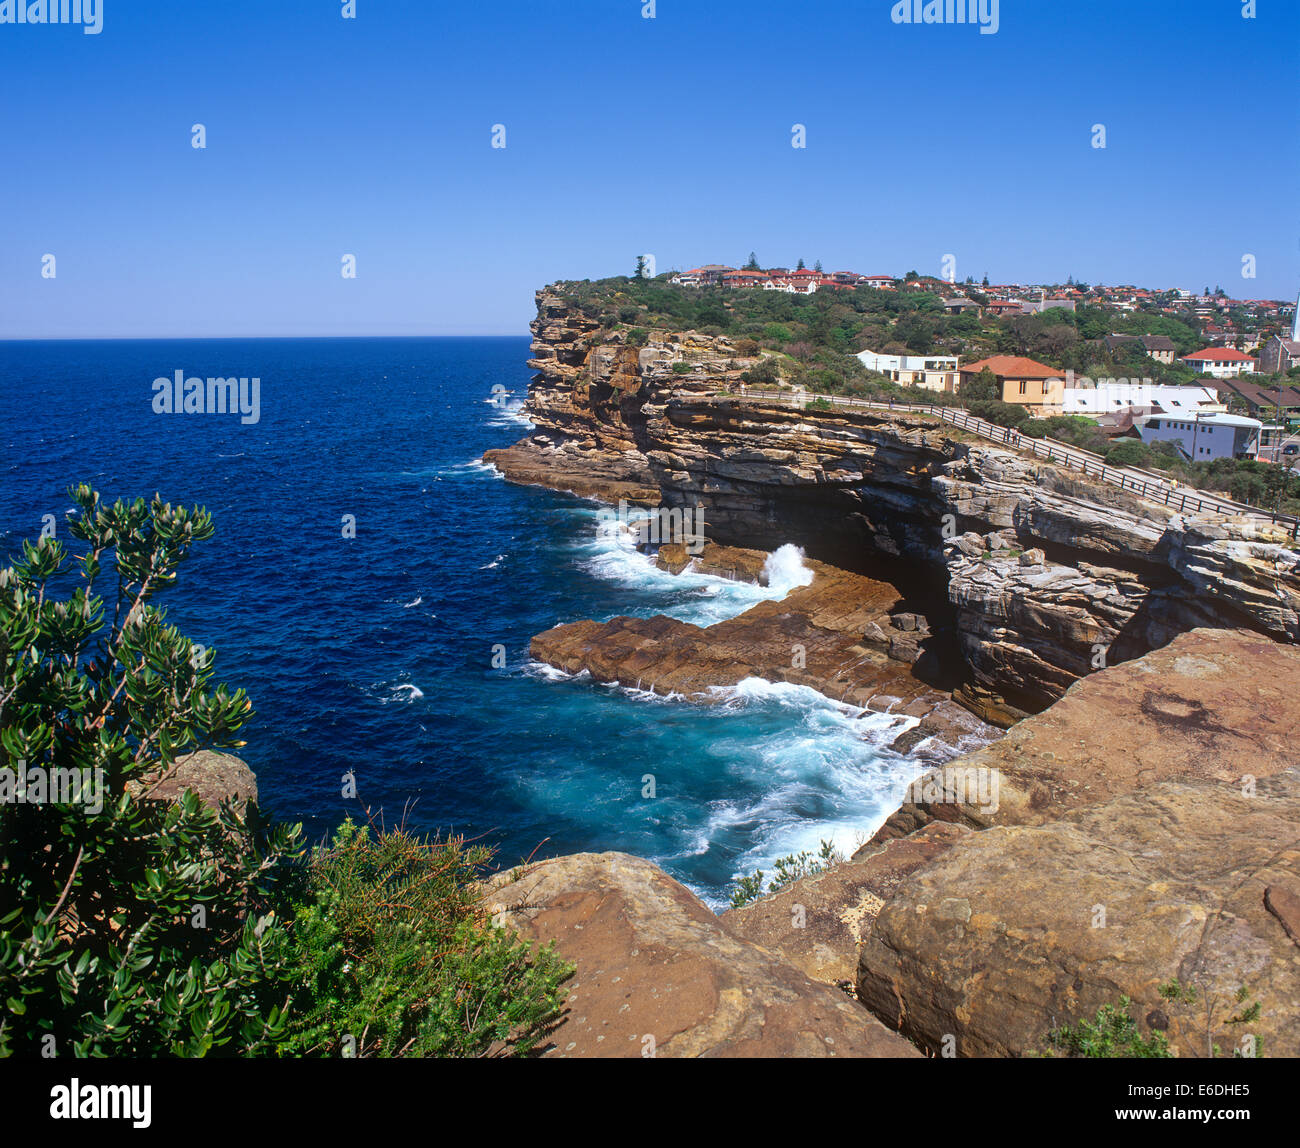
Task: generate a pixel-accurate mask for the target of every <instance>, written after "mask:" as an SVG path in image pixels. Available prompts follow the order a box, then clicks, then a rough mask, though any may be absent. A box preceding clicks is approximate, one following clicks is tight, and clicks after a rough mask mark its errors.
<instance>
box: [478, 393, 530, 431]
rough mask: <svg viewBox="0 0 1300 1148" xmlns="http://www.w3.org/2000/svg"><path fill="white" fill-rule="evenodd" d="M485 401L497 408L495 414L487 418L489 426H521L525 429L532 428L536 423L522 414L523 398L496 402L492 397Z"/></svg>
mask: <svg viewBox="0 0 1300 1148" xmlns="http://www.w3.org/2000/svg"><path fill="white" fill-rule="evenodd" d="M484 401H485V402H488V403H492V405H493V406H495V407H496V408H497V411H496V414H494V415H493V416H492V417H491V418H490V419H488V420H487V424H486V425H487V426H490V427H523V428H524V429H526V430H532V429H533V428H534V427H535V426H536V425H537V424H536V423H534V422H533V421H532V419H530V418H529V417H528V416H527V415H525V414H524V400H523V399H516V400H515V401H513V402H507V403H504V404H500V403H497V402H496V401H495V400H494V399H486V400H484Z"/></svg>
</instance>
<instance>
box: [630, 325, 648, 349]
mask: <svg viewBox="0 0 1300 1148" xmlns="http://www.w3.org/2000/svg"><path fill="white" fill-rule="evenodd" d="M649 341H650V332H649V331H647V330H646V329H645V328H644V327H633V328H632V330H630V331H629V332H628V333H627V345H628V346H629V347H644V346H645V345H646V343H648V342H649Z"/></svg>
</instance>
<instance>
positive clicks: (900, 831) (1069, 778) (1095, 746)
mask: <svg viewBox="0 0 1300 1148" xmlns="http://www.w3.org/2000/svg"><path fill="white" fill-rule="evenodd" d="M1297 683H1300V649H1297V648H1296V647H1295V646H1289V645H1282V644H1280V643H1278V642H1273V641H1270V640H1269V639H1268V638H1265V637H1261V636H1260V635H1258V634H1254V633H1251V632H1250V631H1246V630H1193V631H1191V632H1189V633H1186V634H1182V635H1180V636H1179V637H1177V638H1175V639H1174V640H1173V641H1172V642H1171V643H1170V644H1169V645H1168V646H1166V647H1164V648H1163V649H1161V650H1156V651H1153V652H1152V653H1149V654H1147V655H1145V656H1144V657H1142V658H1139V659H1137V660H1135V661H1132V662H1126V663H1124V664H1123V665H1120V666H1112V667H1111V668H1109V669H1106V670H1101V671H1099V672H1097V673H1094V674H1092V675H1091V676H1090V677H1087V678H1085V679H1083V680H1082V681H1079V682H1077V683H1076V684H1075V685H1074V686H1072V687H1071V688H1070V690H1069V692H1068V693H1067V694H1066V695H1065V697H1063V698H1062V699H1061V700H1060V701H1058V702H1057V703H1056V704H1055V705H1053V706H1051V707H1050V708H1049V709H1048V710H1046V711H1045V712H1043V713H1041V714H1038V715H1036V716H1035V717H1033V718H1029V719H1027V720H1025V721H1022V722H1021V723H1020V724H1019V725H1017V726H1016V727H1015V728H1014V729H1012V730H1011V731H1010V732H1009V733H1007V734H1006V735H1005V736H1004V737H1003V738H1001V740H999V741H997V742H994V743H993V744H990V745H987V746H985V747H983V748H982V749H979V750H977V751H975V752H974V753H970V754H967V755H965V756H964V757H961V758H958V759H957V760H954V761H950V762H948V763H947V764H946V765H944V766H942V767H940V769H939V770H938V771H937V773H936V774H935V775H933V776H929V777H925V778H922V779H920V780H919V781H918V782H917V783H916V784H915V785H913V787H912V789H911V791H910V792H909V797H908V799H907V801H906V802H905V803H904V805H903V806H902V808H901V809H899V810H898V812H897V813H895V814H894V815H893V816H892V817H890V818H889V819H888V820H887V821H886V822H885V824H884V826H883V827H882V828H881V829H880V830H879V832H878V833H877V835H876V838H877V840H883V839H887V838H890V837H897V836H902V835H905V834H907V833H910V832H912V831H913V830H914V829H916V828H917V827H918V826H920V825H924V824H926V823H927V822H929V821H932V820H943V821H962V822H964V823H966V824H968V825H971V826H974V827H977V828H982V827H986V826H990V825H1037V824H1041V823H1042V822H1045V821H1050V820H1054V819H1056V818H1058V817H1060V816H1062V815H1063V814H1065V813H1067V812H1069V811H1070V810H1072V809H1076V808H1078V807H1080V806H1083V805H1089V804H1096V803H1098V802H1103V801H1107V800H1109V799H1111V798H1113V797H1116V796H1118V795H1120V794H1123V793H1127V792H1131V791H1135V790H1142V789H1145V788H1147V787H1148V786H1151V785H1153V784H1155V783H1156V782H1160V781H1166V780H1183V781H1208V782H1214V783H1217V784H1221V785H1224V786H1232V787H1239V786H1240V785H1242V784H1243V783H1244V781H1245V779H1247V778H1262V777H1268V776H1270V775H1271V774H1275V773H1278V772H1279V771H1281V770H1283V769H1286V768H1288V767H1289V766H1291V765H1293V764H1295V762H1296V755H1297V751H1298V749H1300V701H1298V700H1297V697H1296V684H1297Z"/></svg>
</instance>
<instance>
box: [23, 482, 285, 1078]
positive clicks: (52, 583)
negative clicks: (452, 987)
mask: <svg viewBox="0 0 1300 1148" xmlns="http://www.w3.org/2000/svg"><path fill="white" fill-rule="evenodd" d="M69 493H70V494H71V497H72V499H73V501H74V503H75V505H76V508H77V511H78V513H77V516H76V517H74V518H72V519H70V520H69V522H68V523H67V530H68V532H69V533H70V534H71V535H72V537H73V538H74V539H77V540H79V541H81V542H84V543H86V548H85V550H84V552H83V553H82V554H81V555H80V557H79V558H78V559H77V563H76V565H77V572H76V574H74V573H73V572H72V571H71V570H69V569H67V567H68V557H69V555H68V553H67V552H66V551H65V549H64V547H63V544H62V543H61V542H58V541H56V540H54V539H52V538H45V537H42V539H41V540H40V541H39V542H37V543H36V544H35V545H33V544H31V543H24V545H23V557H22V559H21V560H19V561H15V562H14V563H13V564H12V565H11V566H9V567H7V568H5V569H3V570H0V658H2V659H3V679H2V680H0V745H2V746H3V758H4V767H5V768H6V769H8V770H10V771H13V773H11V774H9V775H7V776H8V777H13V776H16V773H17V771H18V770H20V769H22V770H24V771H29V770H33V769H38V768H39V769H41V770H44V771H47V773H48V774H49V775H50V776H55V775H54V774H53V773H52V771H53V770H56V769H59V770H73V769H75V770H85V771H89V772H88V773H84V774H81V775H80V776H81V777H83V778H84V779H85V780H86V781H87V782H89V784H88V785H86V787H85V789H84V790H83V792H82V797H83V800H79V801H60V802H55V801H42V802H40V803H36V802H34V801H32V800H31V798H30V797H29V800H28V801H26V802H14V801H5V802H4V803H0V1000H2V1001H3V1002H4V1006H5V1007H4V1010H3V1013H2V1014H0V1055H10V1054H13V1055H20V1056H34V1055H61V1056H62V1055H74V1056H160V1055H172V1056H203V1055H206V1054H208V1053H225V1054H237V1055H241V1056H247V1055H252V1054H258V1053H266V1052H269V1051H270V1050H271V1049H272V1047H273V1045H274V1043H275V1041H276V1040H277V1039H278V1038H279V1036H280V1035H281V1034H282V1032H283V1031H284V1027H285V1020H286V1018H285V1005H286V995H287V994H286V987H287V986H286V983H285V982H286V978H287V977H288V976H289V974H290V967H289V965H288V958H287V937H286V934H285V929H284V924H283V921H282V918H281V917H280V916H279V915H278V914H277V913H276V911H275V908H274V904H273V901H272V896H271V895H272V893H273V889H274V882H275V878H276V876H277V874H278V873H279V871H280V870H281V868H282V865H281V863H282V862H283V861H284V860H285V859H286V858H288V857H290V856H292V855H293V854H294V853H296V851H297V849H298V844H297V842H298V831H297V829H296V827H295V828H294V829H286V828H281V829H278V830H275V831H274V832H264V831H263V830H262V829H261V828H260V827H258V826H257V825H256V824H255V821H254V815H253V813H252V812H251V811H241V810H239V809H237V808H236V807H235V806H234V805H233V804H231V803H229V802H227V803H225V804H224V805H223V806H222V807H221V808H220V809H219V810H214V809H211V808H209V807H207V806H205V805H204V804H202V803H201V802H200V801H199V799H198V798H197V797H196V796H195V795H194V794H192V793H187V794H184V795H182V796H181V798H180V799H179V800H177V801H175V802H166V801H155V800H149V799H148V798H147V797H146V796H145V794H146V793H147V790H148V788H149V787H150V786H151V785H152V784H153V783H154V782H155V781H156V780H157V779H158V778H159V777H160V776H161V775H162V774H163V773H164V772H166V770H167V768H168V767H169V766H170V764H171V762H172V761H174V759H175V758H176V756H177V755H178V754H181V753H184V752H186V751H187V750H190V749H193V748H197V747H199V746H200V745H201V746H204V747H208V746H213V747H220V746H238V745H242V744H243V743H242V742H239V741H237V740H235V736H236V734H237V732H238V730H239V729H240V727H241V726H242V725H243V724H244V723H245V722H246V721H247V720H248V719H249V717H250V716H251V712H252V710H251V705H250V703H249V701H248V699H247V698H246V697H245V695H244V693H243V691H242V690H239V691H236V692H235V693H233V694H232V693H229V692H228V691H227V690H226V688H225V687H224V686H218V687H216V688H215V689H213V688H210V683H211V678H212V668H211V667H212V657H213V656H212V653H211V652H210V651H204V650H201V649H200V648H199V647H196V646H194V645H193V644H192V643H191V642H190V641H189V640H188V639H187V638H185V637H183V636H182V635H181V634H180V633H179V632H178V631H177V630H176V628H175V627H172V626H168V625H166V622H165V614H164V613H163V611H161V610H159V609H158V608H157V607H156V606H155V605H153V600H154V597H155V595H157V594H158V593H159V592H160V591H162V590H164V589H166V588H169V587H171V586H172V585H173V584H174V583H175V581H176V574H177V569H178V568H179V566H180V564H181V563H182V562H183V561H184V560H185V558H187V557H188V556H189V553H190V551H191V548H192V547H193V546H194V545H195V544H196V543H198V542H201V541H204V540H206V539H208V538H210V537H211V536H212V533H213V526H212V520H211V517H210V516H209V515H208V514H207V513H206V512H205V511H203V510H201V509H199V508H197V507H196V508H194V509H192V510H189V511H187V510H185V509H183V508H181V507H172V506H171V505H169V504H166V503H163V502H162V501H161V499H159V498H158V497H157V496H155V497H154V499H153V501H152V502H151V503H148V504H146V503H145V502H144V501H143V500H141V499H137V500H135V501H134V502H131V503H127V502H121V501H119V502H116V503H114V504H113V505H111V506H107V505H104V504H103V503H101V501H100V497H99V495H98V494H96V493H95V492H93V491H92V490H91V489H90V488H89V487H88V486H84V485H83V486H79V487H76V488H74V489H73V490H71V491H70V492H69ZM77 582H79V583H80V584H79V585H77V586H76V588H75V589H74V590H72V591H71V593H68V594H66V595H65V594H64V593H63V591H65V590H66V589H67V588H68V586H69V585H71V584H74V583H77ZM105 583H106V584H107V585H108V586H110V587H112V589H113V594H112V605H113V613H112V618H111V621H107V620H106V615H105V603H104V600H103V599H102V598H100V597H99V596H98V595H97V594H96V593H95V591H96V588H97V587H98V586H100V585H101V584H105ZM96 771H98V772H96ZM29 776H30V775H29ZM66 776H72V775H66ZM96 778H98V782H99V783H98V784H96V781H95V779H96ZM96 791H98V796H99V797H102V807H101V808H98V809H97V808H96V805H98V804H99V802H98V800H96V799H95V794H96ZM45 796H47V797H48V796H51V795H49V794H46V795H45ZM65 796H66V795H65Z"/></svg>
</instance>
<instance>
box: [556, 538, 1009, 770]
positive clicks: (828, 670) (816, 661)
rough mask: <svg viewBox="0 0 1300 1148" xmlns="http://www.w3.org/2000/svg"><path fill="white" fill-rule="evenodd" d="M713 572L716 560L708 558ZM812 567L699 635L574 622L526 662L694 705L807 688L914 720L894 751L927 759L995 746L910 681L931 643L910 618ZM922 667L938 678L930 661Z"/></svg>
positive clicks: (860, 585) (844, 577) (856, 585)
mask: <svg viewBox="0 0 1300 1148" xmlns="http://www.w3.org/2000/svg"><path fill="white" fill-rule="evenodd" d="M713 560H714V561H720V560H722V559H721V556H720V555H717V554H716V553H715V554H714V556H713ZM742 560H743V555H742ZM750 565H751V568H752V562H751V563H750ZM810 565H811V567H812V571H813V578H812V582H811V583H810V584H809V585H807V586H802V587H796V588H795V589H793V590H790V591H789V592H787V593H786V595H785V596H784V597H783V598H781V599H780V600H772V601H765V602H760V603H759V604H758V605H756V606H753V607H751V608H750V609H749V610H747V611H745V612H744V613H743V614H741V615H739V616H737V617H735V618H731V619H728V620H727V621H723V622H718V623H715V624H714V625H712V626H709V627H708V629H707V630H705V629H702V628H701V627H699V626H695V625H692V624H691V623H689V622H682V621H678V620H676V619H674V618H666V617H662V616H661V617H655V618H630V617H619V618H614V619H612V620H611V621H608V622H594V621H583V622H573V623H570V624H568V625H563V626H557V627H555V628H554V629H551V630H547V631H545V632H544V633H541V634H538V635H536V636H535V637H534V638H533V640H532V644H531V653H532V656H533V657H534V658H536V659H537V660H538V661H541V662H546V663H547V664H548V665H551V666H555V667H556V668H558V669H561V670H565V671H567V672H568V673H579V672H582V671H584V670H585V671H586V672H587V673H589V674H590V675H591V676H592V677H593V678H594V679H595V680H596V681H598V682H619V683H621V684H623V685H626V686H636V687H638V688H640V689H646V690H651V691H652V692H654V693H659V694H678V695H681V696H682V697H684V698H686V699H688V700H695V701H716V700H717V696H716V694H715V693H713V692H711V691H713V690H714V689H715V688H716V687H723V686H732V685H735V684H736V683H737V682H739V681H741V680H742V679H744V678H749V677H758V678H764V679H766V680H768V681H778V682H790V683H792V684H795V685H806V686H809V687H811V688H813V689H815V690H817V691H818V692H820V693H823V694H826V695H827V696H828V697H831V698H833V699H835V700H836V701H842V702H844V703H846V704H848V705H852V706H855V707H859V708H863V709H868V708H869V709H874V710H878V711H886V712H889V713H895V714H899V715H905V716H908V717H916V718H921V719H922V725H921V726H920V727H913V728H909V729H908V730H907V731H903V730H901V729H900V731H899V732H900V735H902V736H905V737H906V738H907V744H906V746H901V747H900V749H903V748H907V749H910V748H913V747H915V746H916V744H917V743H918V742H919V741H921V740H923V739H925V738H933V739H935V740H934V742H933V743H931V744H932V746H933V748H934V749H935V750H936V751H937V752H939V753H941V754H943V755H944V756H951V755H952V753H953V752H954V751H955V750H956V749H957V748H958V747H960V748H963V749H964V748H967V747H970V746H973V745H976V744H980V743H982V742H985V741H988V740H990V739H991V738H993V737H995V736H997V731H996V730H995V729H993V728H991V727H989V726H987V725H985V724H984V723H983V722H981V721H979V720H978V719H977V718H975V717H973V716H972V715H971V714H970V713H969V712H967V711H966V710H964V709H962V708H961V707H960V706H958V705H956V704H954V703H953V701H952V700H951V698H950V696H949V694H948V692H946V691H943V690H939V689H936V688H934V687H932V686H930V685H928V684H926V682H925V681H924V680H922V679H921V678H920V677H918V676H917V672H916V666H917V665H919V664H921V663H923V661H924V660H925V659H926V658H927V653H926V651H925V650H924V649H923V646H924V643H925V642H926V641H927V640H928V636H929V631H928V629H926V628H924V619H920V620H919V621H918V617H917V615H915V614H910V613H903V614H895V615H893V616H892V617H891V612H892V611H894V610H895V608H896V607H897V606H898V604H899V602H900V601H901V598H900V595H899V594H898V592H897V591H896V590H895V589H894V588H893V587H892V586H890V585H888V584H887V583H884V582H877V581H874V580H872V579H870V578H865V577H863V576H862V575H859V574H852V573H849V572H848V571H845V570H839V569H836V568H835V567H833V566H827V565H825V564H824V563H820V562H814V563H811V564H810ZM895 622H897V623H898V626H895V625H894V623H895ZM907 627H910V629H909V628H907ZM909 639H910V641H909ZM900 650H901V651H903V652H904V654H906V653H908V652H909V651H910V655H911V656H910V659H909V658H908V657H899V656H897V655H898V653H899V652H900ZM891 654H892V655H894V656H891ZM929 661H930V662H932V663H934V664H933V665H931V666H930V667H929V668H930V669H931V670H932V671H933V672H934V673H935V674H938V673H939V669H940V668H939V666H938V659H937V657H934V656H933V655H929ZM909 724H910V723H909ZM918 731H919V732H918Z"/></svg>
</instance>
